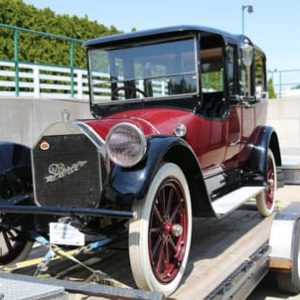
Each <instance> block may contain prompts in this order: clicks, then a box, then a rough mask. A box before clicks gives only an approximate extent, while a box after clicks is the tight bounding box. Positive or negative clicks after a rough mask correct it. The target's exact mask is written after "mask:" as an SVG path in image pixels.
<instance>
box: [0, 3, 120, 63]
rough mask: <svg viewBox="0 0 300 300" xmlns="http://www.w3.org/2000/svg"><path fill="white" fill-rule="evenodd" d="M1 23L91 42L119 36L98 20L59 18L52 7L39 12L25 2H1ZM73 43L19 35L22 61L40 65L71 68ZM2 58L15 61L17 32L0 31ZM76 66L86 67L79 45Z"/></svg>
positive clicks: (76, 51)
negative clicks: (99, 38) (14, 49)
mask: <svg viewBox="0 0 300 300" xmlns="http://www.w3.org/2000/svg"><path fill="white" fill-rule="evenodd" d="M0 23H4V24H9V25H14V26H19V27H23V28H29V29H34V30H37V31H44V32H49V33H54V34H57V35H64V36H68V37H73V38H78V39H81V40H89V39H91V38H95V37H101V36H106V35H111V34H116V33H119V32H120V31H119V30H118V29H117V28H116V27H114V26H111V27H107V26H105V25H103V24H99V23H98V22H96V21H90V20H89V19H88V17H87V16H85V17H83V18H79V17H77V16H69V15H59V14H56V13H55V12H54V11H52V10H51V9H49V8H45V9H37V8H36V7H34V6H33V5H27V4H25V3H24V2H23V1H22V0H0ZM69 47H70V45H69V43H68V42H65V41H59V40H56V39H53V38H47V37H43V36H38V35H34V34H32V33H23V32H20V33H19V59H20V60H21V61H30V62H37V63H48V64H57V65H68V64H69V61H70V58H69ZM0 59H5V60H12V59H13V31H12V30H8V29H1V28H0ZM75 66H76V67H85V66H86V55H85V51H84V49H82V47H81V45H80V44H79V43H78V44H76V45H75Z"/></svg>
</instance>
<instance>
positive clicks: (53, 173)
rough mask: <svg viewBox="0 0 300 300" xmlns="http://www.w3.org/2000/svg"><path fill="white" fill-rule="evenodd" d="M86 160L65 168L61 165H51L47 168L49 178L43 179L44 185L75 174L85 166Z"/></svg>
mask: <svg viewBox="0 0 300 300" xmlns="http://www.w3.org/2000/svg"><path fill="white" fill-rule="evenodd" d="M86 163H87V161H86V160H84V161H78V162H76V163H74V164H72V165H71V166H65V164H63V163H57V164H51V165H50V166H49V168H48V172H49V174H50V175H49V176H46V177H45V181H46V183H49V182H54V181H57V180H59V179H61V178H64V177H66V176H68V175H71V174H73V173H75V172H78V171H79V170H80V169H81V168H82V167H83V166H84V165H85V164H86Z"/></svg>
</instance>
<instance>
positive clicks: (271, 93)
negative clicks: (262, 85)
mask: <svg viewBox="0 0 300 300" xmlns="http://www.w3.org/2000/svg"><path fill="white" fill-rule="evenodd" d="M268 93H269V98H270V99H274V98H277V95H276V92H275V89H274V84H273V80H272V79H271V78H270V79H269V80H268Z"/></svg>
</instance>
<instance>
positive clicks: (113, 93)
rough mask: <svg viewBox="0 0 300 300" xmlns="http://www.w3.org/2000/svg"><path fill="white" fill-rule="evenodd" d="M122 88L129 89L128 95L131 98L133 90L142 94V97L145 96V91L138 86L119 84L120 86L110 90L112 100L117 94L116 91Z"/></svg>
mask: <svg viewBox="0 0 300 300" xmlns="http://www.w3.org/2000/svg"><path fill="white" fill-rule="evenodd" d="M122 90H124V91H126V90H127V91H131V93H130V96H129V97H130V98H133V95H134V92H138V93H140V94H142V95H143V96H144V97H146V93H145V92H144V91H142V90H140V89H139V88H137V87H135V86H131V85H129V86H125V85H124V86H120V87H118V88H116V89H115V90H114V91H113V92H112V94H111V98H112V99H113V100H114V98H115V96H116V95H117V94H118V92H119V91H122Z"/></svg>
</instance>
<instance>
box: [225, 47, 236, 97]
mask: <svg viewBox="0 0 300 300" xmlns="http://www.w3.org/2000/svg"><path fill="white" fill-rule="evenodd" d="M236 61H237V59H236V47H235V46H233V45H229V46H227V47H226V71H227V84H228V93H229V96H233V95H236V94H237V90H236V79H237V74H236Z"/></svg>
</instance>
